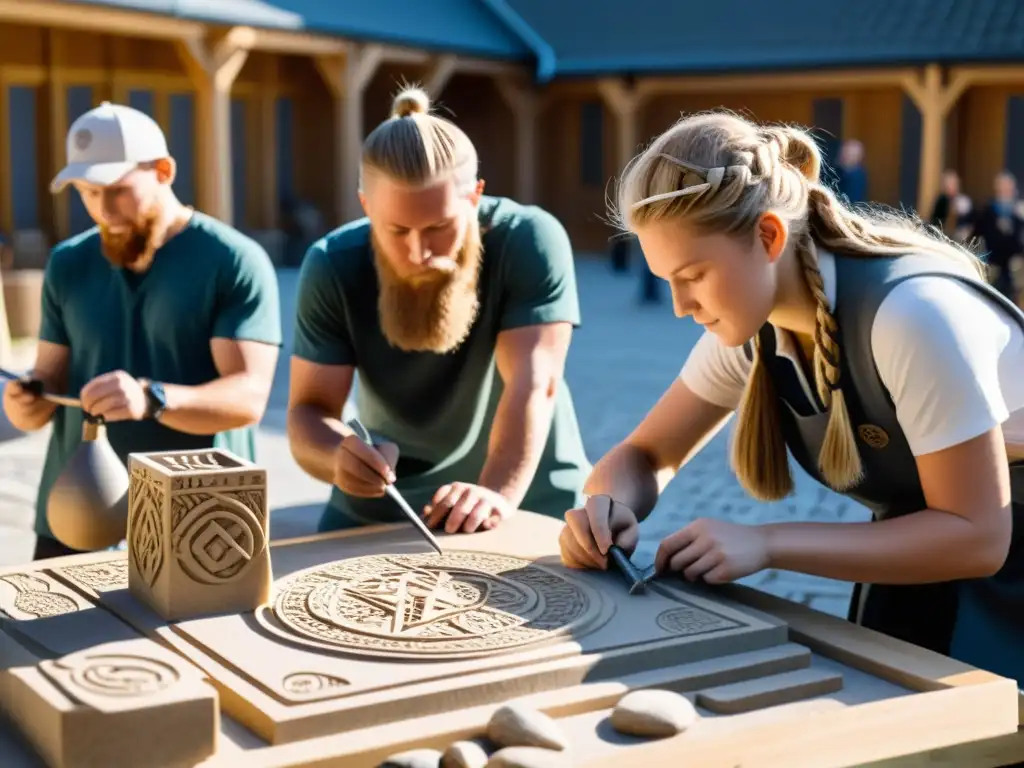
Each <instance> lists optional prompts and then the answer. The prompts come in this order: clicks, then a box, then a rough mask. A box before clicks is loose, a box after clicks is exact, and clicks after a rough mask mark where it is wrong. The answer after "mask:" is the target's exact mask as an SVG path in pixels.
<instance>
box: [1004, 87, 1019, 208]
mask: <svg viewBox="0 0 1024 768" xmlns="http://www.w3.org/2000/svg"><path fill="white" fill-rule="evenodd" d="M1005 152H1006V161H1005V163H1006V170H1008V171H1009V172H1010V173H1012V174H1013V175H1014V176H1016V177H1017V187H1018V189H1024V96H1011V97H1010V98H1009V99H1008V100H1007V102H1006V150H1005Z"/></svg>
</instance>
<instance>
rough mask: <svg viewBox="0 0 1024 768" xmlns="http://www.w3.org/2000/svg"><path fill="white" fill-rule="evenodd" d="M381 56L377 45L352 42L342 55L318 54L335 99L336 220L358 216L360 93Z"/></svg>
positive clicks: (328, 86) (359, 206) (320, 65)
mask: <svg viewBox="0 0 1024 768" xmlns="http://www.w3.org/2000/svg"><path fill="white" fill-rule="evenodd" d="M383 57H384V47H383V46H380V45H359V46H356V45H353V46H351V47H350V48H349V51H348V53H347V54H346V55H345V56H344V57H336V56H318V57H317V58H316V65H317V69H318V70H319V71H320V76H321V77H323V79H324V82H325V83H326V84H327V88H328V90H330V92H331V96H332V98H333V99H334V114H335V137H336V141H337V144H336V145H335V146H336V147H337V149H336V151H335V153H334V154H335V170H334V175H335V177H334V188H335V190H336V192H335V201H336V203H335V205H336V208H337V214H336V215H337V217H338V221H337V222H336V224H343V223H344V222H346V221H351V220H353V219H357V218H360V217H361V216H362V206H361V205H360V204H359V161H360V158H361V156H362V146H363V93H364V91H366V87H367V86H368V85H369V84H370V80H371V79H372V78H373V75H374V73H376V71H377V68H378V67H379V66H380V63H381V61H382V59H383Z"/></svg>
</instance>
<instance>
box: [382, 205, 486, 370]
mask: <svg viewBox="0 0 1024 768" xmlns="http://www.w3.org/2000/svg"><path fill="white" fill-rule="evenodd" d="M372 244H373V251H374V263H375V264H376V266H377V279H378V281H379V282H380V296H379V298H378V301H377V309H378V313H379V315H380V325H381V330H382V331H383V332H384V337H385V338H386V339H387V340H388V341H389V342H390V343H391V344H392V346H395V347H397V348H399V349H402V350H405V351H406V352H435V353H439V354H444V353H447V352H452V351H454V350H456V349H458V347H459V345H461V344H462V342H464V341H465V340H466V337H467V336H469V332H470V331H471V330H472V328H473V323H474V322H475V321H476V317H477V314H478V312H479V309H480V299H479V296H478V295H477V286H478V283H479V279H480V265H481V263H482V260H483V258H482V257H483V242H482V240H481V236H480V226H479V223H478V222H477V221H476V220H475V219H472V220H471V224H470V229H469V231H468V232H467V233H466V240H465V243H464V244H463V246H462V249H461V250H460V251H459V255H458V258H457V259H456V261H457V262H458V265H459V266H458V269H457V270H456V271H455V272H452V273H448V274H441V275H439V276H438V277H437V278H436V279H433V280H429V281H424V282H417V283H410V282H406V281H404V280H402V279H401V278H400V277H399V276H398V275H397V274H396V273H395V271H394V270H393V269H392V268H391V267H390V265H389V264H388V262H387V259H386V258H384V257H383V256H382V255H381V254H382V250H381V248H380V245H379V244H378V243H377V241H376V239H373V241H372Z"/></svg>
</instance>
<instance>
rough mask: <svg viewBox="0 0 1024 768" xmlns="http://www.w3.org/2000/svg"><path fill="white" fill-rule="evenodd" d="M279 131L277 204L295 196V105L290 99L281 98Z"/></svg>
mask: <svg viewBox="0 0 1024 768" xmlns="http://www.w3.org/2000/svg"><path fill="white" fill-rule="evenodd" d="M276 112H277V115H276V122H277V126H276V128H277V130H276V131H275V133H276V134H277V203H278V206H282V205H283V204H284V202H285V201H286V200H287V199H288V198H290V197H292V196H293V195H294V194H295V149H294V147H295V144H294V141H295V105H294V103H293V102H292V100H291V99H289V98H283V97H282V98H279V99H278V100H277V107H276Z"/></svg>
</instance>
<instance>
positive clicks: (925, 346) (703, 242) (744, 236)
mask: <svg viewBox="0 0 1024 768" xmlns="http://www.w3.org/2000/svg"><path fill="white" fill-rule="evenodd" d="M820 171H821V158H820V156H819V153H818V149H817V147H816V146H815V144H814V142H813V140H812V138H811V137H810V135H808V134H807V133H806V132H804V131H802V130H798V129H795V128H789V127H763V126H757V125H754V124H751V123H750V122H748V121H746V120H744V119H741V118H739V117H736V116H734V115H732V114H725V113H708V114H700V115H694V116H690V117H686V118H684V119H683V120H681V121H680V122H678V123H677V124H676V125H675V126H673V127H672V128H670V129H669V130H668V131H666V132H665V133H664V134H663V135H662V136H660V137H658V139H657V140H655V141H654V142H653V144H652V145H651V146H650V147H649V148H648V149H647V150H646V151H645V152H643V153H642V154H641V155H640V156H638V157H637V158H636V159H635V160H634V161H633V162H632V163H631V164H630V165H629V167H628V168H627V169H626V171H625V174H624V177H623V178H622V180H621V183H620V187H619V191H618V202H617V207H616V211H615V213H616V215H617V217H618V219H619V222H620V224H621V226H622V227H623V228H624V229H627V230H629V231H631V232H633V233H635V234H636V235H637V237H638V238H639V241H640V243H641V245H642V247H643V250H644V254H645V256H646V259H647V261H648V264H649V265H650V268H651V270H652V271H653V272H654V273H655V274H657V275H658V276H659V277H661V278H663V279H664V280H666V281H668V283H669V284H670V286H671V290H672V296H673V302H674V307H675V311H676V314H677V315H678V316H680V317H684V316H691V317H692V318H693V319H694V320H695V321H696V322H698V323H700V324H701V325H703V326H704V328H705V333H704V335H703V336H702V337H701V339H700V340H699V341H698V342H697V344H696V346H695V347H694V349H693V351H692V352H691V355H690V357H689V359H688V360H687V362H686V364H685V366H684V367H683V369H682V373H681V374H680V376H679V378H678V379H677V380H676V381H675V382H674V384H673V385H672V386H671V388H670V389H669V390H668V391H667V392H666V393H665V395H664V396H663V397H662V398H661V400H660V401H659V402H658V403H657V404H656V405H655V406H654V408H653V409H652V410H651V412H650V413H649V414H648V416H647V417H646V418H645V419H644V421H643V422H642V423H641V424H640V425H639V426H638V427H637V428H636V430H635V431H634V432H633V433H632V434H631V435H629V437H627V438H626V440H625V441H624V442H623V443H622V444H620V445H618V446H617V447H615V448H614V449H613V450H612V451H611V452H610V453H608V455H606V456H605V457H603V458H602V459H601V460H600V462H598V464H597V465H596V466H595V467H594V471H593V472H592V473H591V475H590V477H589V479H588V480H587V483H586V485H585V486H584V492H585V493H586V494H587V495H588V500H587V502H586V503H585V504H584V505H583V506H582V507H580V508H576V509H572V510H570V511H569V512H568V513H567V515H566V520H567V525H566V527H565V528H564V529H563V532H562V535H561V549H562V557H563V560H564V562H565V563H566V564H567V565H570V566H576V567H596V568H605V567H607V560H606V553H607V550H608V547H609V546H610V545H611V544H612V543H613V542H615V543H617V544H619V545H620V546H622V547H623V548H625V549H626V550H632V548H633V547H634V546H635V545H636V541H637V521H638V520H642V519H644V518H645V517H646V516H647V515H648V514H650V512H651V510H652V508H653V507H654V505H655V503H656V501H657V500H658V496H659V494H660V492H661V490H662V489H663V488H664V487H665V486H666V484H667V483H668V482H669V481H670V480H671V479H672V477H673V476H674V475H675V474H676V473H677V472H678V471H680V469H681V468H682V467H683V466H684V465H685V464H686V462H687V461H688V460H689V458H690V457H692V456H693V455H694V454H695V453H696V452H697V451H698V450H699V449H700V447H701V445H702V444H703V443H704V442H706V440H708V439H709V438H710V437H711V436H712V435H713V434H714V433H715V432H716V431H717V430H718V429H719V428H721V426H722V425H723V424H724V422H725V421H726V420H727V418H728V417H729V416H730V415H731V414H732V413H733V412H734V411H735V412H736V415H737V422H736V427H735V433H734V437H733V445H732V465H733V469H734V471H735V473H736V475H737V476H738V478H739V480H740V482H741V483H742V484H743V486H744V487H745V488H746V490H747V491H748V492H749V493H750V495H751V496H753V497H755V498H757V499H762V500H775V499H781V498H784V497H785V496H787V495H788V494H789V493H790V492H791V490H792V487H793V486H792V478H791V476H790V468H789V463H788V459H787V448H788V449H789V451H790V452H791V454H792V455H793V457H794V458H795V460H796V461H797V462H798V463H799V464H800V465H801V466H802V467H803V468H804V469H806V470H807V471H808V472H809V473H810V474H811V475H812V476H813V477H815V478H816V479H817V480H818V481H819V482H821V483H822V484H824V485H827V486H828V487H830V488H833V489H835V490H837V491H839V492H841V493H844V494H846V495H848V496H849V497H851V498H853V499H856V500H857V501H860V502H862V503H864V504H866V505H867V506H868V507H870V508H871V509H872V510H873V511H874V514H875V521H874V522H872V523H862V524H851V523H835V524H830V523H824V524H821V523H780V524H770V525H738V524H735V523H730V522H726V521H724V520H714V519H698V520H696V521H694V522H693V523H691V524H689V525H687V526H686V527H684V528H683V529H682V530H680V531H677V532H676V533H674V534H672V535H670V536H668V537H667V538H665V539H664V540H663V541H662V542H661V544H660V546H659V549H658V552H657V557H656V566H657V569H658V571H659V572H661V573H667V572H681V573H682V574H683V576H684V577H685V578H687V579H689V580H693V581H697V580H702V581H704V582H706V583H711V584H718V583H723V582H729V581H733V580H735V579H739V578H742V577H744V576H748V575H750V574H752V573H755V572H757V571H760V570H762V569H764V568H769V567H770V568H779V569H784V570H791V571H798V572H803V573H809V574H815V575H818V576H824V577H828V578H833V579H842V580H846V581H851V582H855V583H857V584H858V586H857V588H856V590H855V592H854V599H853V602H852V605H851V610H850V618H851V620H853V621H857V622H858V623H861V624H864V625H866V626H869V627H872V628H874V629H876V630H879V631H882V632H886V633H888V634H890V635H893V636H896V637H899V638H902V639H905V640H908V641H910V642H913V643H916V644H918V645H922V646H925V647H928V648H931V649H934V650H936V651H939V652H942V653H945V654H949V655H953V656H955V657H958V658H961V659H963V660H964V661H967V662H969V663H972V664H976V665H978V666H981V667H984V668H989V669H992V670H994V671H996V672H999V673H1002V674H1005V675H1007V676H1010V677H1015V678H1017V679H1019V680H1024V544H1022V540H1024V531H1022V530H1021V529H1022V527H1024V522H1022V518H1021V511H1020V510H1021V509H1022V508H1024V507H1022V506H1021V502H1024V493H1021V490H1022V489H1024V478H1022V477H1020V476H1019V474H1018V473H1022V472H1024V466H1021V467H1010V463H1009V461H1008V459H1007V453H1006V448H1005V445H1004V442H1003V436H1002V432H1001V424H1002V423H1003V422H1004V421H1005V420H1006V419H1007V417H1008V415H1009V414H1011V413H1013V412H1014V411H1018V410H1019V409H1022V408H1024V376H1022V375H1021V372H1022V371H1024V315H1022V314H1021V312H1020V311H1019V310H1017V308H1016V307H1014V306H1012V305H1011V304H1010V303H1009V302H1008V301H1006V300H1005V299H1003V298H1002V297H1001V296H1000V295H999V294H997V293H996V292H995V291H994V290H993V289H991V288H990V287H989V286H988V285H987V284H986V283H985V281H984V279H983V277H982V271H981V265H980V263H979V262H978V261H977V260H976V259H975V257H974V256H973V255H971V254H970V253H969V252H967V251H965V250H962V249H961V248H959V247H958V246H956V245H954V244H953V243H951V242H950V241H949V240H946V239H945V238H943V237H942V236H941V235H940V234H939V233H938V232H937V231H936V232H932V231H929V230H925V229H923V228H922V227H921V226H920V225H918V224H916V223H915V222H911V221H906V220H901V219H898V218H887V217H873V216H868V215H865V214H860V213H854V212H852V211H851V210H849V209H847V208H845V207H844V206H843V205H842V204H841V203H839V202H838V201H837V199H836V198H835V196H834V195H833V194H832V192H830V191H829V190H828V189H827V188H825V187H824V186H822V184H821V181H820V176H819V174H820ZM1022 413H1024V411H1022ZM1011 476H1014V485H1015V486H1017V487H1016V488H1015V492H1014V493H1013V494H1011ZM1011 499H1013V500H1014V501H1011ZM1014 522H1016V526H1015V525H1014ZM868 585H870V586H868Z"/></svg>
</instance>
